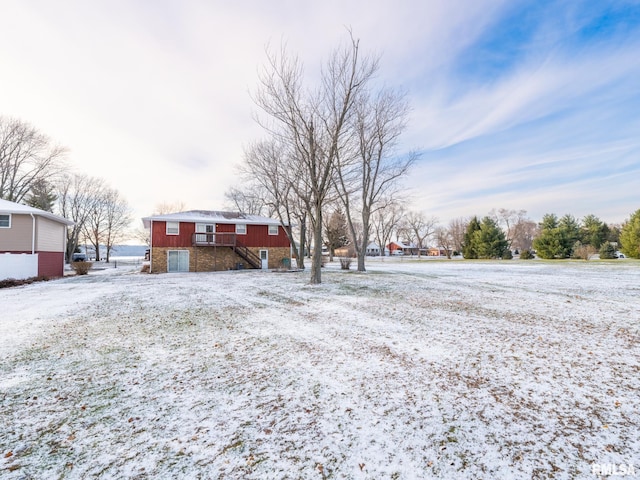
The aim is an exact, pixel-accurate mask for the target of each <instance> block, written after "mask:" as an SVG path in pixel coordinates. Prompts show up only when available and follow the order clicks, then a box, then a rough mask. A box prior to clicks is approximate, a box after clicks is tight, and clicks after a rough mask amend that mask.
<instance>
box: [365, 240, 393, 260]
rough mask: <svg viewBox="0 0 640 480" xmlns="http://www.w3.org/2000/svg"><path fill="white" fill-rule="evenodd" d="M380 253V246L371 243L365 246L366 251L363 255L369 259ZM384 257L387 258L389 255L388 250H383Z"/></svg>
mask: <svg viewBox="0 0 640 480" xmlns="http://www.w3.org/2000/svg"><path fill="white" fill-rule="evenodd" d="M381 253H382V252H381V251H380V246H379V245H378V244H377V243H376V242H371V243H370V244H369V245H367V250H366V251H365V254H366V255H367V256H370V257H378V256H380V255H381ZM384 255H385V256H388V255H389V249H388V248H385V249H384Z"/></svg>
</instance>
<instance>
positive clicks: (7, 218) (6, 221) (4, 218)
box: [0, 213, 11, 228]
mask: <svg viewBox="0 0 640 480" xmlns="http://www.w3.org/2000/svg"><path fill="white" fill-rule="evenodd" d="M0 228H11V214H9V213H2V214H0Z"/></svg>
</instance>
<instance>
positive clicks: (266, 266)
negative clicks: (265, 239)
mask: <svg viewBox="0 0 640 480" xmlns="http://www.w3.org/2000/svg"><path fill="white" fill-rule="evenodd" d="M263 252H264V254H265V255H264V258H262V253H263ZM259 256H260V267H261V268H262V270H268V269H269V250H267V249H266V248H261V249H260V254H259Z"/></svg>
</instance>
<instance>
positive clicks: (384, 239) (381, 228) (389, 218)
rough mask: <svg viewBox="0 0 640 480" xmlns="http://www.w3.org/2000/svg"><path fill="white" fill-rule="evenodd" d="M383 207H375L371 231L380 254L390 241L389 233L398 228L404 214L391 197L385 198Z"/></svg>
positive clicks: (383, 252)
mask: <svg viewBox="0 0 640 480" xmlns="http://www.w3.org/2000/svg"><path fill="white" fill-rule="evenodd" d="M384 205H385V206H384V207H383V208H379V209H377V210H376V211H375V212H374V214H373V216H372V220H373V232H374V234H375V238H376V242H377V243H378V246H379V247H380V255H382V256H384V255H385V249H386V247H387V244H388V243H389V242H391V235H393V232H394V231H395V230H396V229H397V228H398V225H399V223H400V221H401V219H402V216H403V215H404V211H403V209H402V207H401V205H400V204H399V203H398V202H396V201H394V200H393V199H387V200H386V202H385V203H384Z"/></svg>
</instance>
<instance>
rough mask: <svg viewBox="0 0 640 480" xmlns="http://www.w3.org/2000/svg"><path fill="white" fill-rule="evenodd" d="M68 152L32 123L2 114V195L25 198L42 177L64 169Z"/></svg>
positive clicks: (0, 193)
mask: <svg viewBox="0 0 640 480" xmlns="http://www.w3.org/2000/svg"><path fill="white" fill-rule="evenodd" d="M65 153H66V150H65V149H64V148H62V147H60V146H57V145H54V144H53V143H52V142H51V140H50V139H49V137H47V136H46V135H44V134H42V133H40V132H38V130H36V129H35V128H34V127H32V126H31V125H29V124H28V123H25V122H22V121H20V120H16V119H12V118H6V117H0V198H2V199H4V200H9V201H11V202H22V201H23V200H24V199H25V198H26V197H27V195H28V194H29V193H30V192H31V189H32V188H33V187H34V185H35V184H36V183H37V182H38V181H39V180H45V179H46V180H50V179H51V178H52V176H53V175H56V174H58V173H60V172H61V170H62V168H63V160H64V155H65Z"/></svg>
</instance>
